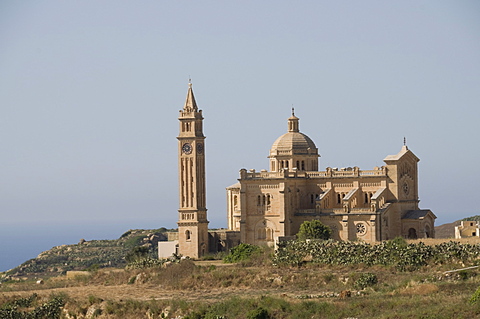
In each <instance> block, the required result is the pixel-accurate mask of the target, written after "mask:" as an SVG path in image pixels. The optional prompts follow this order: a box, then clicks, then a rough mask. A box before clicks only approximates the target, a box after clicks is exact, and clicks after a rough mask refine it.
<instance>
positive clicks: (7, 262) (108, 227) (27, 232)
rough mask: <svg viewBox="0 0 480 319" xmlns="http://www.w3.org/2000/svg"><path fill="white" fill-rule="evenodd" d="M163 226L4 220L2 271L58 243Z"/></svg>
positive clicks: (0, 245)
mask: <svg viewBox="0 0 480 319" xmlns="http://www.w3.org/2000/svg"><path fill="white" fill-rule="evenodd" d="M162 226H163V225H159V224H158V221H157V223H154V222H153V223H149V222H132V221H123V222H118V221H114V222H112V221H103V222H84V223H81V222H80V223H79V222H78V221H76V222H58V223H52V222H43V223H38V222H37V223H25V222H22V223H15V222H12V223H2V224H1V226H0V272H4V271H7V270H10V269H12V268H15V267H16V266H19V265H21V264H22V263H24V262H25V261H27V260H29V259H32V258H35V257H37V256H38V255H39V254H40V253H41V252H43V251H46V250H49V249H51V248H52V247H55V246H60V245H71V244H77V243H78V242H79V241H80V239H85V240H87V241H88V240H94V239H95V240H97V239H117V238H119V237H120V236H121V235H122V234H123V233H124V232H126V231H127V230H129V229H155V228H160V227H162ZM165 227H168V226H165Z"/></svg>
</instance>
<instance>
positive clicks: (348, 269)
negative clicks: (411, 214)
mask: <svg viewBox="0 0 480 319" xmlns="http://www.w3.org/2000/svg"><path fill="white" fill-rule="evenodd" d="M437 243H438V242H437ZM429 244H432V243H429ZM477 271H479V272H480V270H472V276H469V277H468V278H465V279H458V278H455V279H453V278H450V279H448V280H447V279H445V280H443V279H438V278H440V277H439V276H440V274H441V269H440V268H431V267H425V268H422V269H420V270H419V271H416V272H414V273H409V272H397V271H396V270H395V269H393V268H388V267H381V266H375V267H364V266H361V265H359V266H335V267H334V266H322V265H313V264H309V265H307V266H305V267H301V268H296V267H280V268H279V267H273V266H269V265H268V264H265V263H262V262H261V261H257V262H253V263H250V266H242V265H233V266H232V265H230V266H224V265H223V264H219V263H218V262H200V263H196V264H195V263H193V262H192V261H188V260H187V261H182V262H181V263H180V264H173V265H171V266H169V267H167V268H149V269H141V270H123V269H116V270H112V269H103V270H99V271H97V272H94V273H92V275H91V276H87V277H86V276H81V277H75V278H67V277H66V276H63V277H57V278H51V279H48V280H45V284H44V285H36V284H35V283H34V282H23V283H10V284H3V286H0V291H1V293H0V304H2V303H5V302H6V301H8V300H12V299H15V298H18V297H27V296H30V295H31V294H32V293H34V292H35V293H37V294H38V295H39V296H41V298H44V299H47V298H48V297H49V296H51V295H52V294H55V295H58V294H60V295H61V294H63V295H67V296H68V300H67V305H66V306H65V308H66V309H67V310H68V311H70V312H71V313H74V314H86V313H87V312H88V311H92V309H93V310H95V309H100V310H98V312H101V313H102V314H101V315H99V316H98V317H97V318H99V319H100V318H125V319H128V318H147V317H148V316H150V318H155V319H157V318H160V314H161V313H164V314H165V313H168V314H169V315H168V316H167V318H173V317H174V316H177V315H185V314H188V313H190V312H191V311H193V310H199V309H203V310H202V311H212V312H213V311H216V312H215V313H216V314H218V315H221V314H222V311H227V310H228V311H229V314H231V316H229V318H244V317H245V313H246V312H247V310H248V309H254V308H255V307H260V306H261V307H263V308H265V309H269V311H270V313H271V314H272V315H274V317H273V318H300V317H302V315H300V312H301V311H304V312H305V315H303V317H304V318H320V314H321V317H322V318H347V317H357V318H374V317H375V318H412V317H419V316H420V315H421V316H423V317H425V318H430V317H432V316H433V314H435V316H434V317H436V318H450V317H451V316H452V315H454V314H457V317H460V318H461V317H464V318H473V317H475V316H476V315H477V314H478V313H480V308H479V307H477V306H476V305H471V304H469V303H468V300H469V298H470V296H471V295H472V294H473V292H474V291H475V290H476V288H477V287H478V286H479V284H480V276H476V274H477ZM365 272H370V273H374V274H375V275H376V276H377V277H378V284H376V285H374V286H373V287H370V288H367V289H366V290H365V291H363V292H362V293H361V294H357V293H356V291H355V289H354V287H353V282H354V280H355V278H357V277H358V275H359V274H361V273H365ZM345 290H350V291H352V297H350V298H345V299H340V298H338V297H328V296H329V294H335V293H340V292H341V291H345ZM325 296H327V297H325ZM332 296H333V295H332ZM305 299H306V300H305ZM222 309H223V310H222ZM378 309H382V312H381V313H379V312H378ZM440 310H441V311H440ZM309 311H310V312H309ZM418 311H421V313H419V312H418ZM439 311H440V312H439ZM237 312H238V313H239V314H238V315H234V314H235V313H237ZM147 313H149V315H147ZM302 313H303V312H302ZM224 314H225V313H224ZM77 318H81V317H80V316H77ZM212 318H214V317H212ZM432 318H433V317H432Z"/></svg>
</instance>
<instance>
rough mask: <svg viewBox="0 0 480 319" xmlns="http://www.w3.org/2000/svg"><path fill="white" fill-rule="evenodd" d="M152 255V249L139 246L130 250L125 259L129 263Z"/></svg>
mask: <svg viewBox="0 0 480 319" xmlns="http://www.w3.org/2000/svg"><path fill="white" fill-rule="evenodd" d="M149 255H150V249H148V247H145V246H138V247H134V248H133V249H132V250H130V251H129V252H128V254H127V255H126V256H125V260H126V261H127V262H128V263H132V262H135V261H139V260H142V259H146V258H147V257H149Z"/></svg>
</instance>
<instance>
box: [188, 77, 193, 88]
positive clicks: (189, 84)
mask: <svg viewBox="0 0 480 319" xmlns="http://www.w3.org/2000/svg"><path fill="white" fill-rule="evenodd" d="M188 87H189V88H191V87H192V78H191V77H190V75H189V76H188Z"/></svg>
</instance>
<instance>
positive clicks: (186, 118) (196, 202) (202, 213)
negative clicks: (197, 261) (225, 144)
mask: <svg viewBox="0 0 480 319" xmlns="http://www.w3.org/2000/svg"><path fill="white" fill-rule="evenodd" d="M179 112H180V116H179V118H178V120H179V121H180V134H179V135H178V137H177V139H178V182H179V205H180V208H179V209H178V223H177V224H178V244H179V253H180V254H182V255H183V256H188V257H191V258H199V257H201V256H203V255H205V254H207V253H208V220H207V208H206V192H205V144H204V143H205V136H204V135H203V116H202V110H199V109H198V107H197V102H196V101H195V96H194V95H193V90H192V83H191V82H190V81H189V83H188V92H187V99H186V101H185V105H184V106H183V109H182V110H180V111H179Z"/></svg>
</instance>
